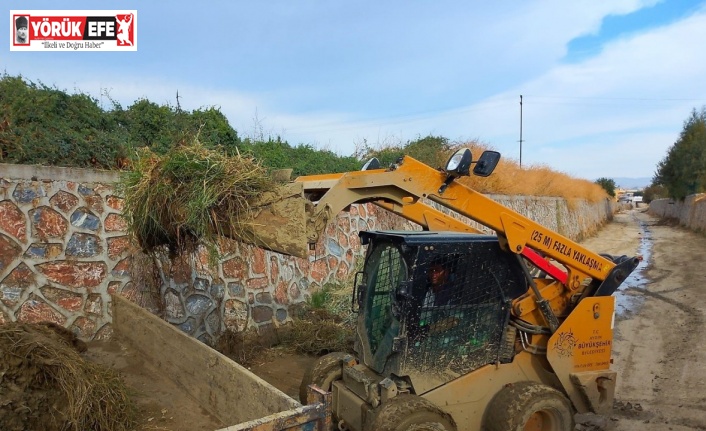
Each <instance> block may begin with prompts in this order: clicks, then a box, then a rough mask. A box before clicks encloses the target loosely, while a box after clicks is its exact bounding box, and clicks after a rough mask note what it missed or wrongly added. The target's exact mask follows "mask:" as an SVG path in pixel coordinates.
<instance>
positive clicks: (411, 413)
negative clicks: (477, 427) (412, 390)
mask: <svg viewBox="0 0 706 431" xmlns="http://www.w3.org/2000/svg"><path fill="white" fill-rule="evenodd" d="M370 429H371V430H375V431H456V424H455V423H454V420H453V419H452V418H451V416H450V415H449V414H448V413H446V412H444V411H443V410H441V409H440V408H439V407H437V406H436V405H435V404H433V403H432V402H430V401H427V400H425V399H424V398H421V397H418V396H416V395H399V396H397V397H395V398H393V399H391V400H390V401H388V402H386V403H385V404H383V405H382V407H380V408H379V410H378V411H377V412H376V413H375V419H374V421H373V423H372V426H371V427H370Z"/></svg>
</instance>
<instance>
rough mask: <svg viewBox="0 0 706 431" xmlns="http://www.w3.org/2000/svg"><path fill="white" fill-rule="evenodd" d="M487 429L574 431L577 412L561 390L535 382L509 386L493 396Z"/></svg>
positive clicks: (498, 430) (488, 430) (485, 427)
mask: <svg viewBox="0 0 706 431" xmlns="http://www.w3.org/2000/svg"><path fill="white" fill-rule="evenodd" d="M483 426H484V429H486V430H487V431H572V430H573V429H574V411H573V408H572V407H571V402H569V400H568V398H566V396H565V395H564V394H562V393H561V392H559V391H558V390H556V389H554V388H551V387H549V386H546V385H543V384H541V383H536V382H519V383H513V384H510V385H507V386H506V387H505V388H503V389H502V390H501V391H500V392H498V393H497V395H495V397H493V399H492V401H491V402H490V404H489V405H488V407H487V409H486V411H485V417H484V419H483Z"/></svg>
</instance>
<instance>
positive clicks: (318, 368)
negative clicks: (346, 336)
mask: <svg viewBox="0 0 706 431" xmlns="http://www.w3.org/2000/svg"><path fill="white" fill-rule="evenodd" d="M345 356H347V354H346V353H343V352H333V353H329V354H327V355H324V356H322V357H320V358H319V359H317V360H316V362H314V363H313V364H311V366H310V367H309V368H308V369H307V370H306V372H305V373H304V377H303V378H302V383H301V385H299V401H300V402H301V403H302V404H304V405H306V395H307V392H308V387H309V385H312V384H313V385H316V386H318V387H320V388H321V389H323V390H325V391H327V392H330V391H331V385H332V384H333V382H335V381H336V380H339V379H341V373H342V370H341V360H342V359H343V358H344V357H345Z"/></svg>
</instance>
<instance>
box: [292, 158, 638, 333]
mask: <svg viewBox="0 0 706 431" xmlns="http://www.w3.org/2000/svg"><path fill="white" fill-rule="evenodd" d="M295 181H296V182H297V183H299V184H301V186H302V188H303V193H304V195H305V196H307V197H308V199H310V200H312V201H313V202H314V206H313V210H312V212H311V214H310V217H309V220H310V221H314V220H318V221H319V222H318V223H314V222H310V223H308V224H307V237H308V240H309V243H310V244H314V243H316V241H317V239H318V237H319V234H320V233H321V232H322V231H323V227H324V226H325V224H324V225H323V226H322V224H321V223H320V221H322V220H326V221H328V220H330V219H331V218H332V217H333V215H335V214H337V213H338V212H340V211H342V210H343V209H345V208H347V207H348V206H349V205H351V204H353V203H362V202H373V203H375V204H376V205H378V206H380V207H382V208H384V209H386V210H388V211H391V212H393V213H395V214H398V215H400V216H402V217H404V218H405V219H407V220H410V221H412V222H414V223H416V224H418V225H420V226H421V227H422V228H423V229H424V230H452V231H460V232H479V229H476V228H474V227H472V226H470V225H469V224H467V223H465V222H463V221H461V220H458V219H456V218H454V217H453V216H452V215H447V214H445V213H443V212H442V211H439V210H437V209H435V208H433V207H432V206H430V205H428V204H426V203H425V202H424V199H428V200H430V201H433V202H436V203H438V204H439V205H441V206H443V207H445V208H448V209H450V210H452V211H454V212H456V213H458V214H460V215H462V216H465V217H468V218H469V219H471V220H473V221H475V222H477V223H479V224H481V225H483V226H486V227H487V228H488V229H491V230H493V231H495V232H496V234H497V235H498V237H499V238H501V240H502V241H503V242H505V243H506V245H507V247H506V248H507V249H508V250H509V251H511V252H513V253H515V254H518V255H522V256H524V257H525V258H526V259H527V260H529V261H530V262H532V263H533V264H534V265H535V266H537V267H538V268H540V269H541V270H543V271H544V272H546V273H547V274H549V276H551V277H552V278H553V279H554V280H555V282H554V283H548V284H547V283H542V285H541V286H539V290H540V291H541V296H542V297H544V298H545V299H547V300H549V301H551V302H552V306H551V308H552V310H553V311H554V314H557V315H565V314H566V312H567V309H568V302H567V301H568V300H569V298H571V297H573V296H581V295H582V294H583V296H581V297H584V296H586V294H587V293H588V292H590V294H591V295H593V294H603V295H606V294H607V295H610V294H611V293H612V292H613V290H615V288H612V289H611V288H610V286H608V285H605V286H603V285H604V282H606V281H608V284H610V285H614V286H615V287H617V285H619V284H620V282H622V281H623V280H624V278H625V277H627V275H628V274H629V273H630V272H631V271H632V269H634V267H635V266H636V265H637V261H636V260H635V258H633V259H629V260H628V261H627V262H625V259H623V260H621V261H619V262H618V263H620V262H622V265H617V264H616V261H614V260H613V259H611V258H609V257H607V256H602V255H599V254H596V253H594V252H592V251H590V250H588V249H586V248H585V247H583V246H581V245H580V244H578V243H576V242H575V241H573V240H571V239H569V238H566V237H564V236H563V235H560V234H558V233H556V232H554V231H552V230H550V229H548V228H546V227H544V226H542V225H540V224H539V223H537V222H535V221H533V220H531V219H529V218H527V217H525V216H523V215H521V214H518V213H517V212H515V211H513V210H511V209H509V208H507V207H505V206H503V205H501V204H499V203H497V202H495V201H493V200H492V199H490V198H488V197H486V196H484V195H483V194H481V193H479V192H477V191H475V190H473V189H471V188H469V187H467V186H465V185H464V184H461V183H460V182H458V181H453V180H452V181H449V176H448V175H447V174H446V173H445V172H443V171H440V170H436V169H433V168H431V167H429V166H427V165H425V164H423V163H421V162H419V161H417V160H415V159H414V158H412V157H409V156H405V157H403V158H401V159H400V160H399V161H398V162H397V163H395V164H394V165H392V166H391V167H390V168H389V169H375V170H368V171H357V172H347V173H342V174H329V175H313V176H304V177H299V178H297V179H296V180H295ZM547 258H549V259H552V260H554V261H555V262H557V263H559V264H560V265H561V266H562V267H563V269H562V268H559V267H557V266H555V265H553V264H552V263H550V262H549V261H548V259H547ZM616 268H617V270H616ZM587 280H590V283H588V284H587V283H586V281H587ZM616 282H617V284H616ZM541 299H542V298H537V297H536V294H534V295H532V294H530V295H528V297H527V298H524V299H521V300H518V301H517V302H516V303H515V304H514V312H515V314H516V315H518V316H524V315H528V314H530V313H532V312H533V311H534V310H536V308H537V304H536V303H537V301H538V300H541ZM543 314H544V313H543ZM541 320H545V321H546V320H547V318H546V316H545V317H544V318H543V319H542V318H540V317H539V316H536V317H535V318H534V319H532V318H530V321H535V322H533V323H542V322H541Z"/></svg>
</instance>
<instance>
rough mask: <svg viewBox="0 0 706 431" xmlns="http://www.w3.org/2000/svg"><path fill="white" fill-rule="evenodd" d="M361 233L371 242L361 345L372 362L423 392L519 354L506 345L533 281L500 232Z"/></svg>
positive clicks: (362, 285) (361, 284)
mask: <svg viewBox="0 0 706 431" xmlns="http://www.w3.org/2000/svg"><path fill="white" fill-rule="evenodd" d="M360 237H361V242H362V243H363V244H364V245H367V247H368V249H367V253H366V260H365V266H364V268H363V271H362V277H359V278H358V282H357V283H356V292H357V293H356V301H357V304H358V307H359V317H358V322H357V337H356V346H355V348H356V352H357V353H358V356H359V358H360V360H361V362H363V363H364V364H365V365H366V366H367V367H369V368H370V369H372V370H373V371H375V372H376V373H379V374H380V375H382V376H389V375H391V374H392V375H395V376H400V377H403V376H404V377H405V378H409V380H410V382H411V384H412V386H413V387H414V390H415V391H416V393H418V394H420V393H423V392H425V391H427V390H430V389H433V388H434V387H437V386H439V385H442V384H444V383H446V382H448V381H450V380H453V379H454V378H456V377H458V376H460V375H463V374H465V373H468V372H470V371H473V370H474V369H477V368H479V367H481V366H483V365H486V364H491V363H497V362H509V361H511V360H512V354H513V352H514V350H513V349H509V353H508V351H507V349H503V347H504V346H505V343H504V335H505V331H506V328H507V325H508V320H509V317H510V303H511V301H512V300H513V299H515V298H517V297H518V296H520V295H522V294H524V293H525V292H526V291H527V282H526V281H525V278H524V276H523V272H522V269H521V268H520V267H519V264H518V262H517V260H516V259H515V257H514V256H513V255H512V254H510V253H507V252H505V251H503V250H502V249H501V248H500V245H499V242H498V239H497V237H494V236H487V235H477V234H462V233H455V232H409V231H404V232H390V231H385V232H383V231H364V232H361V233H360ZM439 274H442V276H440V275H439Z"/></svg>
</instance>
